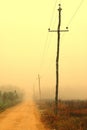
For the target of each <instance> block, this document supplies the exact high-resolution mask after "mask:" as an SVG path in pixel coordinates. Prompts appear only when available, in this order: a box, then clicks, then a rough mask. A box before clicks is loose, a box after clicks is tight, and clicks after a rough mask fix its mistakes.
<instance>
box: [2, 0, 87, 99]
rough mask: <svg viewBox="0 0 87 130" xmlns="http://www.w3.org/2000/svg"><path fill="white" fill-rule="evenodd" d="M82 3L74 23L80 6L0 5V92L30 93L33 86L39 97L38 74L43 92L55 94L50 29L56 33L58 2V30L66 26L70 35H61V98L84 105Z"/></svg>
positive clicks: (86, 55) (85, 25) (51, 2)
mask: <svg viewBox="0 0 87 130" xmlns="http://www.w3.org/2000/svg"><path fill="white" fill-rule="evenodd" d="M83 1H84V2H83V3H82V4H81V7H80V8H79V10H78V12H77V13H76V15H75V16H74V17H73V14H74V13H75V11H76V9H77V8H78V6H79V5H80V3H81V0H76V1H73V0H65V1H63V0H60V1H59V0H58V1H57V0H43V1H41V0H37V1H36V0H32V1H29V0H15V1H12V0H2V1H0V86H2V85H16V86H20V87H23V88H25V89H29V90H32V88H33V84H34V86H35V90H36V91H38V81H37V76H38V73H39V74H40V75H41V88H42V90H45V91H47V90H49V92H50V93H51V91H52V92H53V90H54V89H55V58H56V45H57V35H56V33H49V32H48V28H49V27H50V28H51V29H57V24H58V11H57V9H58V4H59V3H60V2H61V5H62V23H61V29H65V28H66V26H67V25H68V24H69V32H68V33H65V34H64V35H63V33H62V34H61V43H60V84H59V90H60V93H59V96H60V98H70V99H71V98H81V99H87V94H86V92H87V79H86V77H87V36H86V35H87V17H86V12H87V1H86V0H83ZM55 2H56V4H55ZM47 35H48V37H47ZM47 38H48V39H47ZM46 39H47V40H46ZM47 95H50V94H49V93H48V91H47Z"/></svg>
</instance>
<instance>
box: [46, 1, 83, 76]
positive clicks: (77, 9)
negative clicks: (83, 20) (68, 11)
mask: <svg viewBox="0 0 87 130" xmlns="http://www.w3.org/2000/svg"><path fill="white" fill-rule="evenodd" d="M83 2H84V0H81V2H80V4H79V5H78V7H77V8H76V10H75V12H74V14H73V15H72V17H71V19H70V20H69V22H68V24H67V27H68V26H70V24H71V23H72V21H73V19H74V17H75V16H76V14H77V12H78V11H79V9H80V8H81V6H82V4H83ZM64 36H65V33H64V34H63V35H62V37H61V40H62V39H63V37H64ZM48 48H49V46H48ZM52 65H53V62H52V63H51V64H50V65H49V66H48V67H47V70H49V69H48V68H50V67H51V66H52ZM46 72H47V71H46ZM44 75H45V73H44Z"/></svg>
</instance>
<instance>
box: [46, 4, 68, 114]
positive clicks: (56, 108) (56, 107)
mask: <svg viewBox="0 0 87 130" xmlns="http://www.w3.org/2000/svg"><path fill="white" fill-rule="evenodd" d="M61 10H62V8H61V5H60V4H59V9H58V11H59V22H58V29H57V30H50V28H49V29H48V31H49V32H57V34H58V39H57V56H56V92H55V113H56V114H57V113H58V88H59V48H60V46H59V45H60V32H68V31H69V30H68V27H66V30H60V26H61Z"/></svg>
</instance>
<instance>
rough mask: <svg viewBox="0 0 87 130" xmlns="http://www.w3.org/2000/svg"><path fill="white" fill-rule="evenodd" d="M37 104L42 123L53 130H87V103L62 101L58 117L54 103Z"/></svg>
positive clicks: (43, 102) (48, 101)
mask: <svg viewBox="0 0 87 130" xmlns="http://www.w3.org/2000/svg"><path fill="white" fill-rule="evenodd" d="M37 104H38V108H39V110H40V112H41V120H42V122H43V123H44V124H45V125H46V126H48V128H50V129H51V130H54V129H55V130H87V101H60V102H59V105H58V114H57V115H55V103H54V101H52V100H43V101H41V102H37Z"/></svg>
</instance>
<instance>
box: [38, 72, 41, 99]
mask: <svg viewBox="0 0 87 130" xmlns="http://www.w3.org/2000/svg"><path fill="white" fill-rule="evenodd" d="M38 85H39V96H40V100H41V87H40V75H39V74H38Z"/></svg>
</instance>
